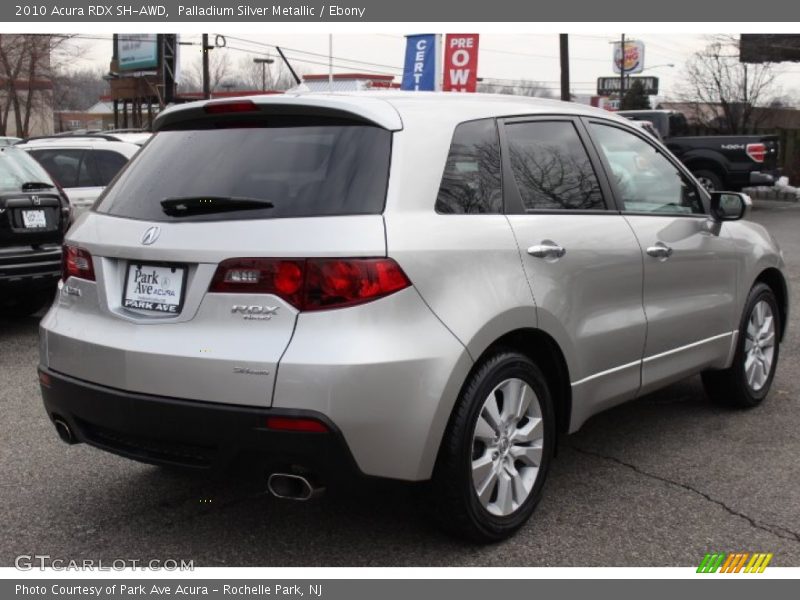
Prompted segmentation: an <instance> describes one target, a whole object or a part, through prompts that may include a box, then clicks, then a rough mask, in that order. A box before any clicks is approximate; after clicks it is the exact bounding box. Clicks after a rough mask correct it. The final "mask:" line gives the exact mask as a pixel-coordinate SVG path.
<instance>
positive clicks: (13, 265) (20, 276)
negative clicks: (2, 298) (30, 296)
mask: <svg viewBox="0 0 800 600" xmlns="http://www.w3.org/2000/svg"><path fill="white" fill-rule="evenodd" d="M59 277H61V246H49V247H42V248H34V247H32V246H22V247H18V248H0V287H12V286H13V287H25V286H27V287H33V288H36V287H49V286H52V285H53V284H55V283H56V282H57V281H58V278H59Z"/></svg>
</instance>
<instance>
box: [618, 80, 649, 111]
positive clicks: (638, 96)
mask: <svg viewBox="0 0 800 600" xmlns="http://www.w3.org/2000/svg"><path fill="white" fill-rule="evenodd" d="M650 108H651V106H650V96H648V95H647V94H646V93H645V90H644V84H643V83H642V82H641V81H634V82H633V83H632V84H631V87H630V89H629V90H628V91H626V92H625V95H624V96H623V97H622V106H621V107H620V109H621V110H650Z"/></svg>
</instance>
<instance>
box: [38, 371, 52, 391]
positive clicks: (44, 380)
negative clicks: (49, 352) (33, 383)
mask: <svg viewBox="0 0 800 600" xmlns="http://www.w3.org/2000/svg"><path fill="white" fill-rule="evenodd" d="M39 383H41V384H42V385H43V386H44V387H50V385H51V384H52V383H53V382H52V381H51V379H50V375H48V374H47V373H45V372H44V371H39Z"/></svg>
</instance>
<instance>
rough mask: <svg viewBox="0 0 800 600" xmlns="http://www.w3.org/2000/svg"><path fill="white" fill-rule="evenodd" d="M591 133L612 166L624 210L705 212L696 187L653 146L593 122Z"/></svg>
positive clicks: (677, 212)
mask: <svg viewBox="0 0 800 600" xmlns="http://www.w3.org/2000/svg"><path fill="white" fill-rule="evenodd" d="M591 130H592V135H593V136H594V139H595V141H596V142H597V143H598V144H599V145H600V149H601V151H602V152H603V154H605V156H606V159H607V160H608V164H609V165H610V167H611V174H612V177H613V178H614V180H615V182H616V184H617V190H618V193H619V194H620V196H621V197H622V202H623V203H624V206H625V210H627V211H633V212H656V213H673V214H693V213H699V214H702V213H703V212H704V209H703V203H702V201H701V200H700V196H699V194H698V191H697V188H696V187H695V185H694V184H693V183H691V182H690V181H689V180H688V179H687V178H686V177H684V176H683V174H681V172H680V171H678V169H677V168H676V167H675V166H674V165H673V164H672V163H671V162H670V161H669V160H667V159H666V158H665V157H664V156H663V155H662V154H661V153H659V152H658V151H657V150H656V148H655V147H654V146H651V145H650V144H648V143H647V142H645V141H644V140H642V139H641V138H639V137H638V136H635V135H633V134H632V133H629V132H627V131H624V130H622V129H619V128H617V127H612V126H610V125H601V124H599V123H592V124H591Z"/></svg>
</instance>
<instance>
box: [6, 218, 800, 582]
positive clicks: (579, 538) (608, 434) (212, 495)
mask: <svg viewBox="0 0 800 600" xmlns="http://www.w3.org/2000/svg"><path fill="white" fill-rule="evenodd" d="M752 218H753V219H754V220H756V221H759V222H761V223H763V224H765V225H766V226H767V227H768V228H769V229H770V230H771V231H772V233H773V234H774V235H775V237H776V238H777V239H778V241H779V242H780V244H781V245H782V247H783V249H784V253H785V256H786V260H787V263H788V266H789V269H790V273H791V285H792V305H793V307H794V309H793V312H792V317H791V321H790V323H789V333H788V336H787V338H786V340H785V341H784V344H783V345H782V347H781V358H780V364H779V367H778V372H777V376H776V379H775V382H774V384H773V388H772V392H771V393H770V396H769V397H768V399H767V400H766V401H765V402H764V403H763V404H762V405H761V406H760V407H758V408H756V409H753V410H750V411H736V410H730V409H726V408H721V407H718V406H716V405H714V404H712V403H711V402H710V401H709V400H708V399H706V397H705V396H704V394H703V391H702V388H701V386H700V381H699V378H692V379H689V380H687V381H685V382H681V383H679V384H676V385H673V386H671V387H669V388H667V389H665V390H663V391H661V392H658V393H656V394H652V395H649V396H647V397H645V398H642V399H640V400H637V401H635V402H632V403H629V404H626V405H623V406H620V407H617V408H615V409H612V410H610V411H608V412H605V413H603V414H601V415H598V416H596V417H594V418H592V419H591V420H590V421H589V422H587V423H586V424H585V425H584V427H583V428H582V429H581V430H580V431H579V432H578V433H576V434H574V435H572V436H568V437H566V438H564V439H563V440H562V441H561V444H560V447H559V452H558V457H557V459H556V460H555V461H554V466H553V468H552V471H551V474H550V478H549V481H548V483H547V487H546V490H545V495H544V498H543V500H542V502H541V504H540V505H539V508H538V510H537V512H536V514H535V515H534V518H533V519H532V520H531V521H530V522H529V523H528V524H527V525H526V526H525V527H524V528H523V529H522V530H521V531H520V532H519V533H518V534H517V535H516V536H515V537H514V538H512V539H511V540H508V541H506V542H503V543H499V544H495V545H489V546H475V545H471V544H467V543H463V542H460V541H458V540H454V539H452V538H449V537H447V536H445V535H443V534H442V533H440V532H439V531H438V530H436V529H434V528H432V527H431V526H430V524H429V523H428V522H427V521H426V520H425V518H424V514H425V505H424V503H423V502H421V501H420V498H419V496H418V495H417V494H416V493H415V490H414V489H411V488H408V487H406V486H394V485H379V486H373V487H367V488H365V489H363V490H357V491H350V492H347V493H340V494H336V495H327V496H323V497H322V498H321V499H319V500H316V501H312V502H306V503H296V502H287V501H279V500H276V499H274V498H272V497H270V496H269V495H268V494H267V493H266V491H265V485H264V481H263V480H261V479H260V478H259V477H256V476H255V475H254V474H255V472H256V470H255V469H251V468H249V466H244V467H241V468H239V469H237V470H235V471H234V472H229V473H226V474H216V475H204V474H186V473H183V472H176V471H173V470H169V469H164V468H159V467H154V466H148V465H144V464H139V463H136V462H133V461H130V460H126V459H124V458H119V457H117V456H114V455H111V454H107V453H104V452H101V451H98V450H95V449H93V448H90V447H88V446H85V445H78V446H67V445H65V444H64V443H63V442H61V441H60V440H59V439H58V438H57V436H56V434H55V431H54V429H53V427H52V425H51V424H50V422H49V420H48V419H47V417H46V415H45V412H44V409H43V407H42V404H41V399H40V396H39V389H38V382H37V378H36V372H35V367H36V364H37V361H38V350H37V326H38V319H36V318H31V319H25V320H16V321H10V320H0V409H2V427H0V475H1V476H0V507H1V508H0V514H2V521H1V522H2V527H0V566H13V564H14V560H15V557H16V556H18V555H21V554H48V555H50V556H51V557H54V558H63V559H66V560H70V559H73V560H83V559H95V560H96V559H102V560H104V561H110V560H113V559H129V560H130V559H138V560H151V559H160V560H166V559H177V560H181V559H183V560H193V561H194V564H195V566H691V565H697V564H698V563H699V562H700V560H701V559H702V557H703V555H704V554H705V553H706V552H712V551H719V552H734V551H744V552H772V553H774V555H775V556H774V558H773V561H772V563H771V564H772V565H776V566H800V460H798V457H799V456H800V411H798V398H800V379H799V378H798V374H799V373H800V348H799V347H798V344H799V342H800V328H798V317H797V314H798V309H797V308H796V307H797V306H799V305H800V302H798V300H800V298H798V293H800V291H798V290H800V287H798V278H800V205H795V204H785V203H778V202H774V203H766V202H763V203H761V204H760V205H758V206H756V208H755V210H754V211H753V214H752Z"/></svg>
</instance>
